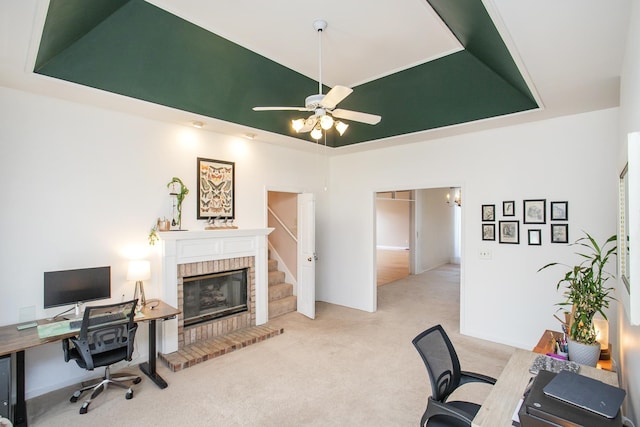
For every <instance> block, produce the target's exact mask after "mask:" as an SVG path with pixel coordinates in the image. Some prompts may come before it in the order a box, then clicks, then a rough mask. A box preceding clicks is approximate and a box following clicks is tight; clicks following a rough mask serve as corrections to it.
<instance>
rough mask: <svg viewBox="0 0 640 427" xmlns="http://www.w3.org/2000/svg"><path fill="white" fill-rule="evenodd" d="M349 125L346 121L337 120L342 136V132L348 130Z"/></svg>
mask: <svg viewBox="0 0 640 427" xmlns="http://www.w3.org/2000/svg"><path fill="white" fill-rule="evenodd" d="M348 127H349V125H348V124H346V123H345V122H336V130H337V131H338V133H339V134H340V136H342V134H343V133H344V131H346V130H347V128H348Z"/></svg>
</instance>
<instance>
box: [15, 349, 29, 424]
mask: <svg viewBox="0 0 640 427" xmlns="http://www.w3.org/2000/svg"><path fill="white" fill-rule="evenodd" d="M24 388H25V377H24V350H22V351H18V352H17V353H16V406H15V407H14V413H13V424H14V425H15V426H16V427H18V426H25V427H26V426H27V402H25V399H24Z"/></svg>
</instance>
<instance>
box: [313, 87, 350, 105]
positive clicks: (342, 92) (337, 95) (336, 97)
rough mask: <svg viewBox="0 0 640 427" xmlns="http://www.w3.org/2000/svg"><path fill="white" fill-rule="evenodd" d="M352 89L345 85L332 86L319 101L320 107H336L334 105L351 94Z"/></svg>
mask: <svg viewBox="0 0 640 427" xmlns="http://www.w3.org/2000/svg"><path fill="white" fill-rule="evenodd" d="M351 92H353V89H351V88H348V87H345V86H334V87H333V89H331V90H330V91H329V92H328V93H327V94H326V95H325V96H324V98H322V101H320V106H321V107H322V108H326V109H328V110H331V109H333V108H336V105H338V103H339V102H340V101H342V100H343V99H345V98H346V97H347V96H349V95H351Z"/></svg>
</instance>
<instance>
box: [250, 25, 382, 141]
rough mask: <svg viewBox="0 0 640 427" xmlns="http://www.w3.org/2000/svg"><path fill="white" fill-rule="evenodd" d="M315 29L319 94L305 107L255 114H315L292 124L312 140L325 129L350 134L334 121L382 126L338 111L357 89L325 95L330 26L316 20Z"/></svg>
mask: <svg viewBox="0 0 640 427" xmlns="http://www.w3.org/2000/svg"><path fill="white" fill-rule="evenodd" d="M313 28H315V29H316V31H317V32H318V40H319V55H318V57H319V61H318V62H319V68H320V70H319V77H318V94H316V95H310V96H307V98H306V99H305V102H304V107H253V111H287V110H289V111H311V112H313V114H312V115H310V116H309V117H307V118H306V119H294V120H292V121H291V126H292V127H293V129H294V130H295V131H296V132H298V133H301V132H311V137H312V138H314V139H320V138H322V129H324V130H329V129H331V127H332V126H335V128H336V130H337V131H338V133H339V134H340V135H342V134H343V133H344V132H345V130H347V127H349V125H348V124H346V123H344V122H342V121H339V120H334V117H335V118H337V119H345V120H353V121H356V122H361V123H366V124H369V125H376V124H378V123H379V122H380V120H381V119H382V118H381V117H380V116H377V115H375V114H369V113H361V112H359V111H351V110H345V109H342V108H336V106H337V105H338V103H340V101H342V100H343V99H345V98H346V97H347V96H349V95H350V94H351V92H353V89H351V88H348V87H345V86H334V87H333V88H332V89H331V90H330V91H329V92H327V94H326V95H323V94H322V32H323V31H324V30H325V29H326V28H327V22H326V21H324V20H321V19H319V20H316V21H314V22H313Z"/></svg>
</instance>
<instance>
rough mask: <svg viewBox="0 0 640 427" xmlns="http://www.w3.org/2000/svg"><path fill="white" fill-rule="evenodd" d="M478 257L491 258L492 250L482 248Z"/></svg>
mask: <svg viewBox="0 0 640 427" xmlns="http://www.w3.org/2000/svg"><path fill="white" fill-rule="evenodd" d="M478 258H480V259H491V251H490V250H489V249H480V251H479V252H478Z"/></svg>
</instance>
